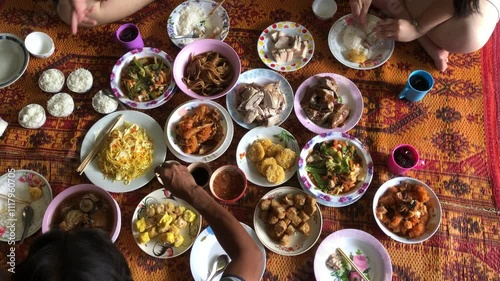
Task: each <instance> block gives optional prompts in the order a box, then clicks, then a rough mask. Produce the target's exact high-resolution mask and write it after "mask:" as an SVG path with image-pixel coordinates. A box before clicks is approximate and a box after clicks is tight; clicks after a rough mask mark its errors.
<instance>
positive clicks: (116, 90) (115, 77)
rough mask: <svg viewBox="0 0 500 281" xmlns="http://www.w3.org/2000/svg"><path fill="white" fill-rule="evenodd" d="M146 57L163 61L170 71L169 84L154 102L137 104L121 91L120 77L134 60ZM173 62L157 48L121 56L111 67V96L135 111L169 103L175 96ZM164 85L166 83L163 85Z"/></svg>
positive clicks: (137, 50) (146, 48)
mask: <svg viewBox="0 0 500 281" xmlns="http://www.w3.org/2000/svg"><path fill="white" fill-rule="evenodd" d="M148 57H156V58H157V59H160V60H162V61H163V63H164V64H165V65H166V66H167V67H168V69H169V70H170V82H169V84H168V87H167V88H166V89H165V90H164V92H163V94H161V95H160V96H159V97H157V98H156V99H154V100H150V101H145V102H138V101H134V100H131V99H130V98H129V97H128V96H126V95H125V93H124V92H123V91H122V90H121V75H122V71H123V70H124V69H125V68H126V67H127V66H128V65H129V64H130V63H131V62H132V60H133V59H134V58H137V59H140V58H148ZM173 64H174V60H173V59H172V58H171V57H170V56H169V55H168V54H167V53H165V52H164V51H162V50H160V49H157V48H149V47H145V48H142V49H135V50H132V51H130V52H128V53H126V54H125V55H123V56H122V57H121V58H120V59H119V60H118V61H117V62H116V63H115V65H114V66H113V69H112V71H111V75H110V81H111V90H113V94H114V95H115V96H116V97H117V98H119V99H120V101H121V102H122V103H124V104H126V105H128V106H130V107H132V108H137V109H153V108H157V107H159V106H161V105H163V104H165V103H166V102H167V101H169V100H170V99H171V98H172V97H173V95H174V94H175V81H174V74H173V72H172V69H173ZM165 84H166V83H165Z"/></svg>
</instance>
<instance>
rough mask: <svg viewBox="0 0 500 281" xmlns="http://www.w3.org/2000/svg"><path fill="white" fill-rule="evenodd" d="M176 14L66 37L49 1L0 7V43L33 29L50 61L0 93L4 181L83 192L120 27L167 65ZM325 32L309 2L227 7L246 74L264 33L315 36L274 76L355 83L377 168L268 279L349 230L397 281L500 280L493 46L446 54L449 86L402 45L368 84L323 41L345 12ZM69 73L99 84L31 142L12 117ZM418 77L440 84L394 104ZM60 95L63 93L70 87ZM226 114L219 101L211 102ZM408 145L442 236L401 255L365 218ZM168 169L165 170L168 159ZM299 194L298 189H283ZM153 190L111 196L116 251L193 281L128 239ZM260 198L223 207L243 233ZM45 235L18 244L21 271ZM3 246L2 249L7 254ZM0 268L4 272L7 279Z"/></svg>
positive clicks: (295, 272) (274, 261)
mask: <svg viewBox="0 0 500 281" xmlns="http://www.w3.org/2000/svg"><path fill="white" fill-rule="evenodd" d="M180 2H181V1H179V0H176V1H157V2H155V3H153V4H151V5H149V6H148V7H146V8H145V9H143V10H141V11H140V12H138V13H136V14H135V15H133V16H132V17H130V18H128V19H125V20H123V21H121V22H120V23H115V24H109V25H105V26H102V27H98V28H93V29H80V31H79V33H78V35H76V36H73V35H71V34H70V29H69V27H68V26H66V25H65V24H63V23H62V22H61V21H60V20H59V18H58V17H57V15H56V14H55V9H54V7H53V5H52V3H51V1H47V0H37V1H28V0H19V1H9V2H8V3H4V5H3V9H2V10H1V11H0V26H1V27H2V32H6V33H13V34H16V35H18V36H19V37H22V38H24V37H25V36H26V35H27V34H28V33H30V32H31V31H34V30H41V31H44V32H46V33H48V34H49V35H51V36H52V38H53V39H54V41H55V43H56V52H55V54H54V55H53V56H51V57H50V58H48V59H37V58H31V59H30V63H29V66H28V69H27V71H26V73H25V74H24V75H23V77H21V78H20V79H19V80H18V81H17V82H16V83H15V84H13V85H11V86H9V87H7V88H4V89H1V90H0V100H1V101H2V103H0V115H1V117H2V118H4V119H5V120H7V121H8V122H9V124H10V125H9V128H8V130H7V131H6V133H5V135H4V136H3V137H1V138H0V174H3V173H5V172H7V169H9V168H14V169H32V170H35V171H37V172H39V173H41V174H42V175H44V176H45V177H46V178H47V179H48V181H49V182H50V184H51V186H52V189H53V191H54V194H58V193H59V192H61V191H62V190H64V189H65V188H68V187H70V186H72V185H75V184H79V183H86V182H89V181H88V179H87V178H86V177H85V176H78V174H77V173H76V172H75V169H76V167H77V166H78V165H79V162H80V161H79V158H80V157H79V153H80V146H81V142H82V140H83V137H84V136H85V134H86V132H87V131H88V130H89V128H90V127H91V126H92V125H93V124H94V123H95V121H97V120H98V119H99V118H101V117H102V116H101V115H99V114H97V113H96V112H95V111H94V110H93V109H92V106H91V98H92V95H93V94H94V93H95V92H96V91H98V90H99V89H102V88H104V87H106V86H107V85H109V74H110V71H111V69H112V66H113V64H114V63H115V62H116V60H117V59H118V58H119V57H120V56H121V55H122V54H123V53H124V50H123V49H121V47H120V46H119V45H117V44H116V43H115V42H114V41H113V40H112V33H113V31H115V30H116V29H117V28H118V26H119V25H120V24H121V23H125V22H134V23H136V24H138V25H139V27H140V29H141V33H142V34H143V37H144V41H145V44H146V45H147V46H154V47H158V48H160V49H162V50H164V51H166V52H167V53H169V54H170V55H171V56H172V57H175V55H176V54H177V53H178V51H179V50H178V49H177V48H176V47H175V46H174V45H173V44H172V43H171V42H170V40H169V38H168V35H167V32H166V19H167V18H168V16H169V14H170V12H171V11H172V10H173V9H174V8H175V7H176V6H177V5H178V4H179V3H180ZM340 2H341V1H339V3H338V4H339V11H338V12H337V14H336V15H335V17H334V19H332V20H329V21H319V20H317V19H316V18H315V16H314V15H313V14H312V10H311V6H310V5H311V3H310V1H259V2H257V1H249V0H242V1H236V0H228V1H226V2H225V3H224V8H225V9H226V10H227V11H228V13H229V15H230V19H231V29H230V33H229V36H228V38H227V40H226V42H227V43H229V44H230V45H231V46H232V47H233V48H234V49H235V50H236V51H237V52H238V54H239V55H240V58H241V60H242V66H243V71H245V70H248V69H253V68H264V67H265V65H264V64H263V63H262V62H261V61H260V59H259V57H258V54H257V51H256V46H257V39H258V36H259V35H260V33H261V32H262V30H264V29H265V28H266V27H267V26H269V25H270V24H272V23H274V22H278V21H283V20H288V21H295V22H298V23H300V24H302V25H304V26H305V27H306V28H308V29H309V31H310V32H311V33H312V35H313V37H314V39H315V43H316V50H315V52H314V57H313V59H312V60H311V62H309V64H308V65H306V66H305V67H304V68H303V69H300V70H298V71H295V72H291V73H284V74H283V75H284V76H285V77H286V78H287V79H288V80H289V82H290V84H291V85H292V87H293V89H294V90H296V89H297V87H298V86H299V85H300V83H301V82H302V81H304V80H305V79H306V78H308V77H310V76H311V75H315V74H318V73H324V72H333V73H338V74H341V75H344V76H346V77H348V78H349V79H351V80H352V81H353V82H354V83H355V84H356V85H357V86H358V87H359V89H360V90H361V92H362V94H363V100H364V106H365V107H364V108H365V111H364V114H363V117H362V118H361V120H360V122H359V124H358V125H357V126H356V127H355V128H354V129H352V130H351V131H349V133H350V134H352V135H354V136H355V137H357V138H358V139H360V140H361V141H362V142H363V143H365V144H366V145H367V146H368V148H369V150H370V153H371V155H372V158H373V160H374V163H375V167H374V169H375V176H374V179H373V181H372V184H371V185H370V188H369V189H368V191H367V193H366V194H365V195H364V196H363V197H362V198H361V199H360V200H359V201H358V202H357V203H355V204H353V205H351V206H348V207H344V208H341V209H336V208H326V207H321V211H322V213H323V218H324V225H323V231H322V234H321V238H320V240H319V241H318V242H317V244H316V246H315V247H313V248H312V249H311V250H309V251H308V252H306V253H304V254H302V255H300V256H296V257H285V256H280V255H277V254H274V253H273V252H270V251H267V268H266V272H265V275H264V278H263V279H264V280H304V281H305V280H314V272H313V261H314V253H315V250H316V248H317V246H318V245H319V243H321V241H322V240H323V239H324V238H325V237H326V236H328V235H329V234H330V233H332V232H334V231H336V230H339V229H344V228H357V229H361V230H364V231H366V232H368V233H371V234H372V235H374V236H375V237H376V238H377V239H379V240H380V241H381V242H382V244H383V245H384V246H385V247H386V248H387V250H388V252H389V254H390V256H391V259H392V264H393V272H394V273H393V280H494V278H495V277H494V276H498V274H499V272H500V250H499V249H500V231H499V228H500V222H499V217H500V213H499V209H498V208H499V207H500V165H498V162H497V161H498V159H499V156H500V153H499V147H500V145H499V132H500V123H499V122H500V118H499V115H498V114H499V113H498V112H499V111H498V109H499V108H500V107H499V105H500V87H499V84H498V83H499V82H498V80H496V77H499V74H500V70H499V64H500V57H499V55H498V52H499V47H498V46H499V44H498V41H499V38H500V34H499V32H498V29H497V32H496V33H495V35H494V37H493V38H492V40H491V41H490V42H489V43H488V45H487V46H486V47H485V48H484V49H483V50H481V51H480V52H476V53H472V54H467V55H452V56H451V57H450V67H449V69H448V70H447V71H446V72H445V73H439V72H438V71H437V70H435V68H434V66H433V63H432V61H431V60H430V58H429V57H428V56H427V55H426V54H425V53H424V51H423V49H422V48H420V46H418V44H416V43H407V44H403V43H397V44H396V49H395V51H394V54H393V56H392V57H391V59H390V60H389V61H388V62H387V63H386V64H384V65H383V66H382V67H379V68H376V69H374V70H370V71H358V70H353V69H348V68H346V67H344V66H342V65H341V64H340V63H338V62H337V61H336V60H335V58H334V57H333V56H332V54H331V53H330V51H329V49H328V44H327V34H328V31H329V29H330V27H331V25H332V24H333V23H334V22H335V20H337V19H338V18H340V17H341V16H342V15H344V14H347V13H349V9H348V6H347V3H340ZM77 67H85V68H87V69H89V70H90V71H91V72H92V73H93V75H94V81H95V82H94V86H93V88H92V89H91V91H90V92H89V93H87V94H73V93H71V95H72V96H73V98H74V100H75V103H76V110H75V111H74V113H73V114H72V115H70V116H69V117H67V118H54V117H50V116H49V117H48V118H47V123H46V124H45V125H44V126H43V127H42V128H41V129H38V130H27V129H24V128H22V127H20V126H19V124H18V123H17V113H18V111H19V110H20V109H21V108H22V107H23V106H25V105H26V104H29V103H39V104H41V105H43V106H45V105H46V102H47V100H48V98H49V97H50V95H49V94H46V93H43V92H42V91H41V90H40V89H39V88H38V87H37V80H38V77H39V75H40V73H41V72H42V71H44V70H46V69H49V68H58V69H60V70H62V71H63V72H64V73H65V74H66V76H67V75H68V74H69V73H70V72H71V71H72V70H74V69H75V68H77ZM415 69H425V70H427V71H429V72H431V73H432V75H433V76H434V78H435V81H436V85H435V87H434V88H433V89H432V91H431V92H430V93H429V94H428V95H427V96H426V98H425V99H424V100H423V101H421V102H419V103H411V102H408V101H405V100H399V99H398V98H397V93H398V92H399V91H400V89H401V88H402V87H403V85H404V83H405V79H406V77H407V76H408V74H409V73H410V72H411V71H413V70H415ZM63 91H68V90H67V89H66V88H65V89H63ZM186 100H188V97H187V96H186V95H184V94H183V93H181V92H177V93H176V94H175V96H174V97H173V99H172V100H171V101H169V102H168V103H167V104H165V105H163V106H161V107H159V108H157V109H154V110H150V111H144V112H145V113H147V114H149V115H151V116H152V117H153V118H154V119H155V120H156V121H158V123H159V124H160V125H161V126H162V127H163V124H164V123H165V121H166V119H167V116H168V115H169V113H170V112H171V111H172V110H173V109H174V108H175V107H176V106H177V105H179V104H180V103H182V102H184V101H186ZM217 101H218V102H219V103H221V104H222V105H225V100H224V99H223V98H222V99H219V100H217ZM283 127H284V128H286V129H287V130H289V131H290V132H292V133H293V134H294V135H295V137H296V138H297V140H298V142H299V145H300V146H303V145H304V144H305V142H307V141H308V140H309V139H310V138H312V137H313V136H314V134H313V133H310V132H308V131H307V130H306V129H304V128H303V126H302V125H301V124H300V123H299V122H298V120H297V118H296V117H295V115H294V114H293V113H292V114H291V116H290V117H289V119H288V120H287V121H286V122H285V123H284V124H283ZM245 133H246V130H245V129H243V128H241V127H239V126H238V125H235V135H234V140H233V143H232V144H231V146H230V148H229V149H228V150H227V152H226V153H225V154H224V155H223V156H222V157H221V158H219V159H217V160H216V161H214V162H211V163H210V166H211V167H212V168H213V169H215V168H217V167H218V166H220V165H223V164H226V163H233V164H234V163H235V158H236V155H235V150H236V146H237V144H238V140H239V139H241V137H242V136H243V135H244V134H245ZM399 143H411V144H413V145H414V146H415V147H417V149H418V150H419V151H420V152H421V154H422V158H423V159H424V160H425V162H426V166H425V168H424V169H422V170H420V171H414V172H410V173H409V174H408V175H409V176H411V177H415V178H417V179H420V180H422V181H424V182H426V183H427V184H429V185H430V186H431V187H432V188H433V189H434V191H435V192H436V193H437V194H438V196H439V198H440V200H441V202H442V207H443V221H442V224H441V227H440V229H439V231H438V232H437V234H436V235H435V236H434V237H433V238H431V239H430V240H428V241H426V242H424V243H422V244H419V245H404V244H400V243H397V242H394V241H393V240H391V239H390V238H389V237H387V236H385V235H384V234H383V233H382V232H381V231H380V229H379V228H378V227H377V225H376V223H375V221H374V218H373V214H372V212H371V206H372V199H373V196H374V194H375V192H376V190H377V187H378V186H380V185H381V184H382V183H383V182H384V181H385V180H387V179H389V178H391V177H394V175H392V174H390V173H389V172H388V171H387V169H386V167H385V164H384V162H385V159H386V157H387V155H388V153H389V151H390V150H391V148H393V147H394V146H395V145H397V144H399ZM167 158H169V159H173V156H172V155H171V154H170V153H169V154H168V156H167ZM286 185H289V186H295V187H299V185H298V182H297V180H296V178H295V177H294V178H292V179H291V180H290V181H289V182H287V183H286ZM158 188H160V185H159V184H158V183H156V181H152V182H151V183H150V184H148V185H146V186H145V187H143V188H141V189H139V190H137V191H135V192H130V193H123V194H113V196H114V197H115V198H116V200H117V201H118V203H119V205H120V207H121V209H122V220H123V226H122V230H121V234H120V236H119V238H118V240H117V242H116V244H117V246H118V247H119V249H120V250H121V251H122V252H123V253H124V255H125V256H126V258H127V260H128V262H129V264H130V267H131V269H132V273H133V276H134V280H144V281H145V280H188V279H190V276H191V273H190V269H189V254H190V252H189V251H188V252H186V253H185V254H183V255H181V256H180V257H178V258H175V259H169V260H160V259H155V258H152V257H149V256H148V255H146V254H145V253H143V252H142V251H141V250H140V249H139V247H137V246H136V245H135V241H134V238H133V237H132V234H131V216H132V212H133V210H134V209H135V207H136V206H137V204H138V203H139V201H140V200H141V199H142V198H143V197H144V196H145V195H146V194H148V193H149V192H151V191H153V190H155V189H158ZM267 191H269V189H267V188H262V187H258V186H254V185H252V184H250V185H249V189H248V191H247V193H246V195H245V196H244V197H243V198H242V199H241V200H240V201H239V202H238V203H237V204H235V205H227V206H225V207H226V208H227V209H229V210H230V211H231V212H232V213H233V214H234V215H235V216H236V217H237V218H238V219H239V220H240V221H242V222H244V223H246V224H248V225H250V226H252V225H253V218H252V214H253V210H254V208H255V206H256V204H257V202H258V200H259V199H260V198H261V197H262V196H263V195H264V194H265V193H266V192H267ZM204 225H206V224H204ZM39 234H40V232H38V233H37V234H35V235H34V237H30V238H28V239H27V240H26V242H25V243H24V244H23V245H16V255H17V259H18V261H20V260H22V259H23V258H24V256H25V255H26V253H27V249H28V246H29V245H30V244H31V243H32V242H33V240H34V239H35V237H36V236H37V235H39ZM7 249H8V245H7V244H6V243H1V244H0V252H1V253H6V252H7ZM5 259H6V256H5V255H1V256H0V262H1V264H2V265H3V266H4V267H5V266H6V260H5Z"/></svg>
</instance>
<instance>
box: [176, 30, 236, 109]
mask: <svg viewBox="0 0 500 281" xmlns="http://www.w3.org/2000/svg"><path fill="white" fill-rule="evenodd" d="M208 51H214V52H217V53H219V54H220V55H222V56H224V57H225V58H226V59H227V60H228V61H229V63H230V64H231V66H232V67H233V71H234V74H233V79H232V80H231V83H229V85H228V86H227V87H226V89H224V90H223V91H221V92H219V93H218V94H215V95H211V96H203V95H199V94H197V93H195V92H193V91H192V90H190V89H188V87H187V86H186V84H185V83H184V82H183V81H182V78H183V77H184V70H185V68H186V67H187V65H188V62H189V59H190V57H191V56H194V55H198V54H202V53H206V52H208ZM173 72H174V80H175V83H176V84H177V87H179V89H181V91H183V92H184V93H185V94H186V95H188V96H190V97H192V98H195V99H201V100H214V99H218V98H220V97H223V96H224V95H226V94H227V93H228V92H229V91H231V89H232V88H233V87H234V85H236V82H237V81H238V78H239V77H240V73H241V61H240V57H239V56H238V54H237V53H236V51H235V50H234V49H233V48H232V47H231V46H229V45H228V44H227V43H224V42H222V41H220V40H215V39H201V40H197V41H195V42H193V43H190V44H188V45H187V46H186V47H184V48H183V49H182V50H181V51H180V52H179V54H178V55H177V57H176V58H175V60H174V67H173Z"/></svg>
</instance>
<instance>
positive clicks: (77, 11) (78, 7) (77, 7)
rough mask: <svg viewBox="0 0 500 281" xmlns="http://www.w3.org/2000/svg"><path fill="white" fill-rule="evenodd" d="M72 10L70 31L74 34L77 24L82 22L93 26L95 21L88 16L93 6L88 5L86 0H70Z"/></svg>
mask: <svg viewBox="0 0 500 281" xmlns="http://www.w3.org/2000/svg"><path fill="white" fill-rule="evenodd" d="M71 6H72V8H73V12H72V14H71V32H72V33H73V34H76V32H77V31H78V25H79V24H81V23H83V24H85V25H88V26H94V25H96V24H97V22H96V21H95V20H93V19H91V18H90V15H91V14H92V12H93V10H94V6H92V7H88V6H87V1H86V0H71Z"/></svg>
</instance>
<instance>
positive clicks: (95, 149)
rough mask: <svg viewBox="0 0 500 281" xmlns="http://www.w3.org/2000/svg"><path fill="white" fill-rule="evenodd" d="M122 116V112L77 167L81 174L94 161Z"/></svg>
mask: <svg viewBox="0 0 500 281" xmlns="http://www.w3.org/2000/svg"><path fill="white" fill-rule="evenodd" d="M122 118H123V114H120V115H119V116H118V117H117V118H116V119H115V121H113V123H112V124H111V126H109V128H108V130H107V131H106V132H105V133H104V134H102V135H101V136H100V138H99V140H97V142H96V145H95V146H94V147H92V150H91V151H90V153H89V154H88V155H87V157H85V159H83V161H82V163H81V164H80V166H78V168H77V169H76V171H77V172H78V173H80V175H81V174H83V171H84V170H85V168H87V166H88V165H89V163H90V162H91V161H92V159H94V157H95V156H96V155H97V152H99V150H100V149H101V147H102V145H103V144H104V140H105V139H106V138H107V137H108V136H109V135H110V134H111V132H112V131H113V130H114V129H115V128H116V125H118V122H120V120H121V119H122Z"/></svg>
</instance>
